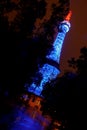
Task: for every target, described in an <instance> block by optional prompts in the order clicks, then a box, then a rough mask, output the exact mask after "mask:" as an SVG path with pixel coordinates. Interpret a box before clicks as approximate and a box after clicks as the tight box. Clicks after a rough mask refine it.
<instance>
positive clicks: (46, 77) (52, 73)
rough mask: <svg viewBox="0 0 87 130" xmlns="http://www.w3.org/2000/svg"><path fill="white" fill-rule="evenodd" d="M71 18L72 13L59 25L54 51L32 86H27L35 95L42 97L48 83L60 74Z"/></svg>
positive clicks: (49, 55) (40, 69)
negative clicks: (63, 49)
mask: <svg viewBox="0 0 87 130" xmlns="http://www.w3.org/2000/svg"><path fill="white" fill-rule="evenodd" d="M70 16H71V11H70V12H69V14H68V15H67V17H66V18H65V20H64V21H62V22H61V23H60V24H59V26H58V34H57V37H56V39H55V41H54V43H53V47H52V48H53V49H52V50H51V51H50V53H49V54H47V55H46V61H45V63H44V64H43V65H42V66H41V67H40V68H39V69H38V71H37V72H36V75H35V77H33V80H32V83H31V84H30V85H29V84H25V87H26V88H27V90H28V91H29V92H31V93H34V94H35V95H38V96H41V92H42V90H43V87H44V85H45V84H46V83H47V82H50V81H51V80H53V79H55V78H56V77H57V76H58V74H59V73H60V70H59V60H60V54H61V49H62V45H63V42H64V38H65V35H66V33H67V32H68V31H69V29H70V22H69V19H70ZM40 77H41V79H40ZM38 81H39V83H38Z"/></svg>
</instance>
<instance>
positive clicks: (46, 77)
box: [28, 64, 60, 95]
mask: <svg viewBox="0 0 87 130" xmlns="http://www.w3.org/2000/svg"><path fill="white" fill-rule="evenodd" d="M39 73H40V74H41V75H42V80H41V82H40V84H39V86H38V85H37V84H36V83H35V82H33V83H32V84H31V85H30V86H29V88H28V91H29V92H33V93H34V94H36V95H41V92H42V90H43V87H44V85H45V84H46V83H47V82H50V81H51V80H52V79H54V78H56V77H57V75H58V74H59V73H60V71H59V70H58V69H57V68H56V67H54V66H52V65H49V64H44V65H43V67H42V68H40V69H39ZM37 78H38V77H37ZM38 80H39V79H38Z"/></svg>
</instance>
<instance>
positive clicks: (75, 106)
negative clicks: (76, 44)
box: [42, 47, 87, 130]
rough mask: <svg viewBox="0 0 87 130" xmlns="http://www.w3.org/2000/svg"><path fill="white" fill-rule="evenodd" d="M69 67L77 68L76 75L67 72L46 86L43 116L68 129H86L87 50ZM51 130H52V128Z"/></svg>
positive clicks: (82, 51) (83, 50) (70, 63)
mask: <svg viewBox="0 0 87 130" xmlns="http://www.w3.org/2000/svg"><path fill="white" fill-rule="evenodd" d="M68 62H69V65H70V66H72V67H75V68H77V71H76V73H72V72H67V73H65V74H64V75H63V76H62V77H60V78H58V79H56V80H54V81H52V83H51V84H47V86H45V88H44V91H43V95H44V97H45V101H44V102H42V111H43V114H48V115H50V116H51V117H52V119H53V122H52V125H51V126H50V127H52V128H53V124H54V122H55V120H57V121H59V122H61V127H62V128H64V127H63V126H65V128H66V129H69V130H71V129H79V128H82V129H83V128H86V122H85V117H86V112H87V111H86V104H85V103H86V98H87V94H86V92H87V91H86V90H87V68H86V64H87V48H86V47H83V48H81V51H80V56H79V58H78V59H77V60H75V58H72V59H71V60H69V61H68ZM50 129H51V128H50Z"/></svg>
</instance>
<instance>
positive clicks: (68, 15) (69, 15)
mask: <svg viewBox="0 0 87 130" xmlns="http://www.w3.org/2000/svg"><path fill="white" fill-rule="evenodd" d="M71 15H72V11H71V10H70V11H69V13H68V14H67V16H66V17H65V20H66V21H70V18H71Z"/></svg>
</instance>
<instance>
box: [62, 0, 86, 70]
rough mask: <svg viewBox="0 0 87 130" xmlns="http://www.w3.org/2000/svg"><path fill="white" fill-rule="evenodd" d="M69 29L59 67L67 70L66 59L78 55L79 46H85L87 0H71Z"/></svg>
mask: <svg viewBox="0 0 87 130" xmlns="http://www.w3.org/2000/svg"><path fill="white" fill-rule="evenodd" d="M70 6H71V10H72V17H71V29H70V31H69V32H68V33H67V35H66V38H65V41H64V45H63V48H62V54H61V60H60V68H61V71H64V70H67V69H68V66H67V60H68V59H70V58H71V57H76V58H77V57H78V56H79V54H80V48H82V47H83V46H86V47H87V0H71V4H70Z"/></svg>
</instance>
